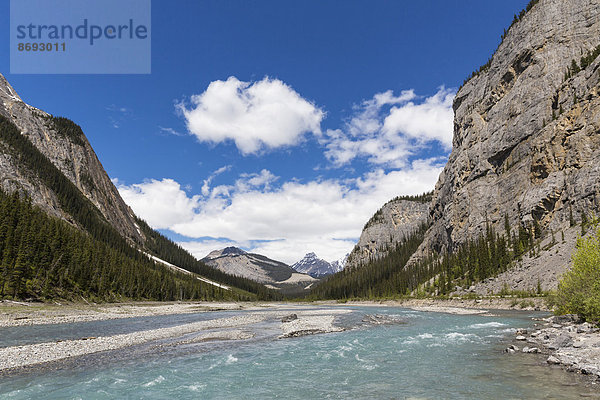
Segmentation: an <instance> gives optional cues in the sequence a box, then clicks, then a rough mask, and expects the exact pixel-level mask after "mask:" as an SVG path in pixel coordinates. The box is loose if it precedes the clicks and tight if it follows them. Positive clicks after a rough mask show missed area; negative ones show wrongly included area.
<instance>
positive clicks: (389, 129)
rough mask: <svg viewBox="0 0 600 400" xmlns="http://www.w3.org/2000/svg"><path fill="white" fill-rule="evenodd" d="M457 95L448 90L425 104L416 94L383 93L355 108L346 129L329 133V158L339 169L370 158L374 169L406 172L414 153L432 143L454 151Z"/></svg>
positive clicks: (442, 90) (430, 98)
mask: <svg viewBox="0 0 600 400" xmlns="http://www.w3.org/2000/svg"><path fill="white" fill-rule="evenodd" d="M454 95H455V92H454V91H453V90H450V89H446V88H444V87H441V88H440V89H439V90H438V92H437V93H436V94H435V95H433V96H431V97H427V98H424V99H420V98H419V97H418V96H417V95H416V94H415V93H414V91H413V90H406V91H403V92H402V93H401V94H400V95H399V96H394V94H393V92H392V91H387V92H383V93H378V94H376V95H375V96H373V98H372V99H370V100H365V101H364V102H362V103H361V104H360V105H359V106H357V107H355V109H354V115H353V116H352V117H351V118H350V119H349V121H347V122H346V124H345V125H344V127H343V128H342V129H329V130H327V131H326V133H325V135H324V137H323V138H322V139H321V144H323V145H324V146H325V147H326V151H325V155H326V156H327V157H328V158H329V160H330V161H332V162H333V163H334V165H336V166H341V165H344V164H347V163H349V162H350V161H352V160H353V159H355V158H357V157H366V158H367V161H368V162H369V163H372V164H377V165H384V166H390V167H394V168H403V167H405V166H406V164H407V162H408V159H409V158H410V156H411V155H412V154H413V153H414V150H415V149H417V148H419V147H421V146H423V145H425V144H427V143H430V142H433V141H437V142H439V143H441V144H442V146H443V147H444V148H445V149H446V150H450V149H451V147H452V134H453V118H454V114H453V111H452V100H453V99H454ZM418 100H421V101H418Z"/></svg>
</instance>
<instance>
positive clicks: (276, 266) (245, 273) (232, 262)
mask: <svg viewBox="0 0 600 400" xmlns="http://www.w3.org/2000/svg"><path fill="white" fill-rule="evenodd" d="M201 261H202V262H204V263H205V264H207V265H210V266H211V267H213V268H216V269H218V270H220V271H222V272H225V273H226V274H230V275H235V276H240V277H244V278H247V279H251V280H253V281H255V282H259V283H262V284H264V285H265V286H266V287H267V288H270V289H277V290H280V291H281V292H283V293H285V294H304V293H305V290H307V289H309V288H310V287H311V286H312V284H313V283H315V282H316V281H317V280H316V279H315V278H313V277H312V276H310V275H307V274H304V273H300V272H297V271H296V270H294V269H292V268H291V267H290V266H289V265H287V264H285V263H282V262H281V261H276V260H272V259H270V258H268V257H265V256H263V255H261V254H255V253H248V252H246V251H244V250H242V249H239V248H237V247H226V248H224V249H221V250H215V251H212V252H210V253H209V254H208V255H207V256H206V257H204V258H203V259H202V260H201Z"/></svg>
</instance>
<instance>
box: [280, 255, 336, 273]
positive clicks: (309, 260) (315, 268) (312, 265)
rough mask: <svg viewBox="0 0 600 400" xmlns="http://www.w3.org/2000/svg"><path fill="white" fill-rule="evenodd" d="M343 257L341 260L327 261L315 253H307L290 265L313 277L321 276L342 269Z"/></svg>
mask: <svg viewBox="0 0 600 400" xmlns="http://www.w3.org/2000/svg"><path fill="white" fill-rule="evenodd" d="M344 263H345V259H343V260H341V261H334V262H328V261H325V260H323V259H322V258H319V257H317V255H316V254H315V253H308V254H306V255H305V256H304V258H302V260H300V261H298V262H297V263H295V264H293V265H292V268H293V269H295V270H296V271H298V272H300V273H303V274H308V275H310V276H312V277H313V278H322V277H324V276H327V275H331V274H335V273H336V272H340V271H341V270H342V269H344Z"/></svg>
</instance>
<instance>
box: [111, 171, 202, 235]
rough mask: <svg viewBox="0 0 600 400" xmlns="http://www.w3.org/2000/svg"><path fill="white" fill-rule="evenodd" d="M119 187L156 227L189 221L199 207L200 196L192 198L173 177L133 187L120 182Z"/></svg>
mask: <svg viewBox="0 0 600 400" xmlns="http://www.w3.org/2000/svg"><path fill="white" fill-rule="evenodd" d="M113 182H114V181H113ZM117 182H118V181H117ZM117 189H119V193H120V194H121V197H122V198H123V200H125V202H126V203H127V204H129V205H130V206H132V207H135V208H134V211H135V213H136V214H137V215H138V216H140V217H141V218H142V219H145V220H146V222H148V223H149V224H150V226H152V227H153V228H155V229H167V228H169V227H171V226H173V225H174V224H178V223H181V222H184V221H189V220H190V219H191V218H193V216H194V215H195V209H196V207H197V206H198V202H197V201H198V197H197V196H193V197H191V198H190V197H188V195H187V193H186V192H185V191H184V190H183V189H181V186H180V185H179V183H177V182H175V181H174V180H173V179H163V180H161V181H158V180H155V179H152V180H149V181H146V182H143V183H136V184H133V185H130V186H126V185H124V184H120V183H117Z"/></svg>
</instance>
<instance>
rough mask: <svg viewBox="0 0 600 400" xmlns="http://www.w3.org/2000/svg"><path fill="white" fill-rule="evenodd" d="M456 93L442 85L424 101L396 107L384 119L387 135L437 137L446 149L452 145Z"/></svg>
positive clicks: (434, 138)
mask: <svg viewBox="0 0 600 400" xmlns="http://www.w3.org/2000/svg"><path fill="white" fill-rule="evenodd" d="M455 94H456V93H455V92H454V91H452V90H448V89H445V88H441V89H440V90H439V91H438V92H437V93H436V94H435V95H434V96H431V97H428V98H427V99H425V101H424V102H422V103H421V104H415V103H413V102H408V103H406V104H404V105H402V106H400V107H392V109H391V110H390V113H389V115H388V116H387V117H386V118H385V121H384V123H383V129H382V131H383V133H384V134H385V135H386V136H392V137H393V136H395V135H399V134H404V135H407V136H409V137H412V138H414V139H417V140H419V141H422V142H428V141H432V140H437V141H438V142H440V143H441V144H442V145H443V146H444V147H445V148H446V150H450V149H451V148H452V134H453V120H454V112H453V110H452V101H453V100H454V95H455Z"/></svg>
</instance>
